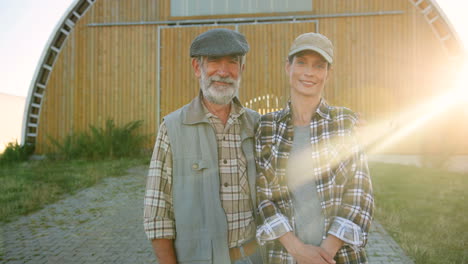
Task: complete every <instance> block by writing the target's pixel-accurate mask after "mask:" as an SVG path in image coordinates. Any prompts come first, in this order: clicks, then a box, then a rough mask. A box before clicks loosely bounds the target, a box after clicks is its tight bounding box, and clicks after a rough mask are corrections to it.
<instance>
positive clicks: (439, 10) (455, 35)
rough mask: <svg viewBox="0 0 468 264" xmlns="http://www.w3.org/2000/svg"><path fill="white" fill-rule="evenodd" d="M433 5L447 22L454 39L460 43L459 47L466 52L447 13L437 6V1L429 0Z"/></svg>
mask: <svg viewBox="0 0 468 264" xmlns="http://www.w3.org/2000/svg"><path fill="white" fill-rule="evenodd" d="M429 1H430V2H431V3H432V4H433V5H434V7H435V9H436V11H437V13H439V14H440V16H441V17H442V19H443V20H444V22H445V23H447V26H448V27H449V29H450V32H452V34H453V36H454V37H455V39H456V41H457V42H459V43H461V44H462V45H461V47H462V49H463V52H466V51H465V46H464V45H463V41H462V40H461V38H460V35H459V34H458V32H457V30H456V29H455V27H454V26H453V24H452V22H451V21H450V19H449V18H448V17H447V15H446V14H445V12H444V10H443V9H442V8H441V7H440V6H439V4H438V3H437V0H429Z"/></svg>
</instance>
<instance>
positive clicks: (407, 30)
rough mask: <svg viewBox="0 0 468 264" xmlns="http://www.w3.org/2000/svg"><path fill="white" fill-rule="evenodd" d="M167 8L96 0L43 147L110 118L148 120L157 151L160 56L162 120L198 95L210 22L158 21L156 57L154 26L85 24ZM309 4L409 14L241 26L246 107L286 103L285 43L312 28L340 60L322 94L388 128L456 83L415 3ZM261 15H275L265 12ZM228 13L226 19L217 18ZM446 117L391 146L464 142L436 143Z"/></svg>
mask: <svg viewBox="0 0 468 264" xmlns="http://www.w3.org/2000/svg"><path fill="white" fill-rule="evenodd" d="M169 7H170V6H169V1H168V0H166V1H154V0H133V1H130V0H120V1H113V0H98V1H96V3H95V4H94V5H93V6H92V8H91V10H90V11H88V13H87V14H86V15H85V17H83V18H82V19H81V20H80V21H79V23H78V25H77V26H76V27H75V29H74V31H73V32H72V34H71V36H70V37H69V39H68V40H67V43H66V45H65V47H64V50H63V51H62V52H61V53H60V56H59V58H58V61H57V62H56V64H55V66H54V70H53V72H52V74H51V77H50V78H51V79H50V81H49V83H48V86H47V92H46V96H45V101H44V104H43V107H42V110H41V117H40V118H41V122H40V127H39V135H38V140H37V151H38V152H39V153H43V152H45V151H46V146H47V145H50V144H49V140H48V139H47V137H48V136H51V137H54V138H58V139H60V138H63V137H64V136H65V135H67V134H69V133H71V132H72V131H82V130H85V129H87V127H88V126H89V125H96V126H102V125H104V123H105V120H106V119H108V118H112V119H114V120H115V121H116V122H117V124H125V123H127V122H129V121H134V120H143V121H144V125H143V127H142V128H141V129H140V131H139V132H141V133H144V134H147V135H150V137H149V139H148V142H147V147H148V148H151V145H152V144H153V141H154V135H155V133H156V132H157V124H156V120H157V116H156V109H157V107H158V105H157V103H158V101H159V100H158V98H157V89H156V87H157V83H158V80H157V79H156V76H157V73H156V70H157V63H158V60H160V62H161V72H160V73H161V75H160V76H161V80H160V84H161V100H160V101H161V117H162V116H164V115H165V114H167V113H169V112H171V111H173V110H175V109H177V108H178V107H180V106H182V105H184V104H186V103H188V102H189V101H190V99H191V98H193V97H194V96H195V95H196V94H197V93H198V83H197V80H196V79H195V78H194V77H193V72H192V69H191V66H190V58H189V57H188V47H189V43H190V42H191V40H192V39H193V37H194V36H196V35H197V34H198V33H200V32H202V31H204V30H206V29H207V28H210V26H198V27H167V26H164V25H162V26H163V27H162V28H161V31H160V32H161V39H160V43H161V49H160V51H161V58H157V44H158V39H157V37H158V35H157V33H158V26H157V25H141V26H112V27H109V26H107V27H106V26H98V27H90V26H88V24H90V23H116V22H141V21H143V22H144V21H158V20H169V19H173V18H171V17H170V16H169V10H170V9H169ZM313 9H314V11H313V12H312V13H311V14H338V13H350V14H351V13H362V12H377V11H395V10H400V11H403V12H405V13H404V14H400V15H384V16H358V17H340V18H320V19H316V20H314V21H312V22H303V23H278V24H256V25H248V24H245V25H238V27H237V28H238V30H239V31H240V32H242V33H243V34H245V35H246V37H247V39H248V40H249V43H250V44H251V52H250V53H249V54H248V55H247V64H246V71H245V73H244V74H243V82H242V87H241V91H240V94H239V95H240V98H241V100H242V101H243V102H244V103H245V104H246V105H248V106H249V107H252V108H254V109H257V110H259V111H260V112H263V111H266V110H267V109H270V110H275V109H276V108H278V107H282V106H283V105H284V102H285V101H286V99H287V97H288V88H287V78H286V75H285V73H284V62H285V58H286V53H287V50H288V48H289V44H290V43H291V41H292V40H293V39H294V37H295V36H296V35H298V34H300V33H303V32H307V31H315V28H316V26H317V27H318V31H319V32H320V33H323V34H325V35H327V36H328V37H329V38H330V39H331V40H332V41H333V43H334V44H335V52H336V56H335V62H336V63H335V64H334V66H333V73H332V75H331V80H330V82H329V85H328V87H327V88H326V94H325V97H326V98H327V100H328V101H330V102H331V103H332V104H335V105H344V106H347V107H349V108H351V109H353V110H355V111H358V112H361V113H362V114H363V115H364V117H365V119H366V120H368V121H369V122H370V123H373V122H379V121H382V120H384V121H385V122H384V123H387V124H388V127H389V130H392V129H396V128H399V127H402V126H404V125H407V124H404V123H402V122H401V120H402V119H405V117H406V116H407V115H408V114H407V113H408V111H409V110H410V109H413V108H414V107H416V106H417V105H420V104H421V103H422V102H425V101H427V100H428V99H430V98H431V97H435V96H436V95H438V94H440V93H442V92H444V91H445V90H446V89H447V87H449V86H450V83H449V80H450V79H451V77H452V76H451V71H452V70H453V68H454V67H456V65H455V64H453V63H451V62H450V61H449V60H447V56H446V53H445V51H444V49H443V48H442V46H441V44H440V42H439V40H438V39H436V38H435V35H434V33H433V32H432V30H431V28H430V27H429V26H428V23H427V21H426V20H425V19H424V17H423V16H422V14H421V13H420V12H419V11H418V10H417V9H416V8H415V7H414V6H413V5H411V3H410V2H409V1H407V0H398V1H385V0H380V1H376V0H360V1H358V0H355V1H330V0H314V1H313ZM262 15H269V16H271V14H260V15H259V16H262ZM279 15H281V14H279ZM246 16H249V17H251V16H252V15H246ZM224 17H229V16H221V18H224ZM225 27H230V28H234V27H235V26H234V25H232V26H231V25H230V26H225ZM266 95H271V97H268V98H266V97H265V96H266ZM447 120H448V119H447V118H439V119H436V120H435V121H434V122H430V124H429V125H426V126H423V127H422V128H420V129H417V130H415V131H413V132H412V133H411V134H410V135H409V136H408V137H406V140H401V141H399V143H398V144H396V145H394V146H393V147H391V148H389V149H387V152H395V153H408V154H410V153H418V152H420V151H434V150H437V149H440V148H441V145H444V144H445V145H449V143H447V142H448V141H454V142H456V141H459V142H464V141H462V140H461V135H462V134H460V133H461V132H457V131H454V132H453V137H452V136H451V137H444V138H443V141H442V140H439V141H436V140H434V139H437V138H439V139H440V138H441V137H442V136H441V135H442V134H443V133H444V132H445V133H446V132H447V131H442V129H441V126H440V125H439V124H444V125H445V124H450V122H453V121H447ZM465 126H466V125H465ZM463 129H466V128H463ZM463 129H461V131H464V130H463ZM458 131H460V130H458ZM450 133H452V132H450ZM456 133H458V134H460V135H456ZM441 142H445V143H441ZM450 144H452V143H450ZM465 145H467V144H466V143H462V144H458V146H457V147H458V149H457V152H458V153H465V154H466V149H468V146H465Z"/></svg>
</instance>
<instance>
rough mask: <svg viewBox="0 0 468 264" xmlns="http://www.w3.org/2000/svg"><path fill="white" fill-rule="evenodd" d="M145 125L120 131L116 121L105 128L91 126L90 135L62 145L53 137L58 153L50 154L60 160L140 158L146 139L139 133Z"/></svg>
mask: <svg viewBox="0 0 468 264" xmlns="http://www.w3.org/2000/svg"><path fill="white" fill-rule="evenodd" d="M142 123H143V121H141V120H139V121H132V122H129V123H127V124H126V125H124V126H122V127H117V126H116V125H115V123H114V121H113V120H110V119H109V120H107V121H106V125H105V127H104V128H97V127H95V126H89V129H90V130H89V131H87V132H81V133H76V134H70V135H68V136H67V137H65V138H64V140H63V141H62V142H59V141H57V140H55V139H53V138H51V137H49V139H50V141H51V142H52V144H53V145H54V146H55V147H56V148H57V150H58V152H57V153H53V154H52V155H50V154H49V157H52V156H55V158H59V159H66V160H70V159H76V158H82V159H91V160H97V159H105V158H121V157H131V156H138V155H140V152H141V148H142V145H143V142H144V140H145V139H146V136H144V135H139V134H137V133H136V130H137V129H138V128H139V127H141V125H142Z"/></svg>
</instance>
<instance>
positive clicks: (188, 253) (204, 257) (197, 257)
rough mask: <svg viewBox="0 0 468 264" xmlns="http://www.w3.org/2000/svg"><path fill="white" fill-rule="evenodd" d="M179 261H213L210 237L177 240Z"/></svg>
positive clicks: (176, 246)
mask: <svg viewBox="0 0 468 264" xmlns="http://www.w3.org/2000/svg"><path fill="white" fill-rule="evenodd" d="M174 243H175V248H176V254H177V262H178V263H211V260H212V257H211V256H212V247H211V240H208V239H196V238H194V239H187V240H180V239H176V240H175V242H174Z"/></svg>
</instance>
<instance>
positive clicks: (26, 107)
mask: <svg viewBox="0 0 468 264" xmlns="http://www.w3.org/2000/svg"><path fill="white" fill-rule="evenodd" d="M95 1H96V0H75V1H74V2H73V3H71V4H70V6H69V7H68V9H67V11H65V13H64V14H63V15H62V17H61V18H60V20H59V22H58V23H57V24H56V25H55V28H54V30H53V31H52V34H51V35H50V36H49V39H48V40H47V42H46V45H45V47H44V49H43V50H42V54H41V57H40V59H39V63H38V64H37V66H36V70H35V71H34V75H33V78H32V79H31V84H30V86H29V91H28V96H27V98H26V103H25V105H24V113H23V125H22V129H21V134H22V137H21V145H24V144H25V142H26V140H27V137H28V124H29V117H30V114H31V113H30V112H31V106H32V103H33V101H32V100H33V99H34V93H35V90H36V87H37V85H38V82H39V77H40V76H39V73H40V72H41V70H42V69H43V68H44V65H46V56H47V55H49V54H50V53H49V52H50V50H51V49H52V48H53V42H54V40H56V39H57V37H58V36H59V34H60V32H61V30H62V29H63V28H64V26H65V25H67V24H66V22H67V19H69V18H70V16H71V15H73V12H74V11H75V10H77V9H78V8H79V6H80V4H81V3H83V2H87V3H89V6H88V7H87V8H86V10H85V11H84V12H83V13H82V14H81V15H80V17H78V20H79V19H80V18H81V17H82V16H83V15H84V14H85V13H86V11H88V10H89V7H91V6H92V5H93V4H94V3H95ZM75 25H76V23H75ZM67 26H68V27H70V26H69V25H67ZM73 27H74V25H73ZM73 27H72V28H71V29H70V32H71V31H72V30H73ZM67 39H68V36H67V38H66V39H65V40H64V43H65V42H66V40H67ZM59 51H61V48H60V50H59ZM59 54H60V52H57V54H56V57H55V58H54V63H53V65H54V64H55V61H56V60H57V57H58V55H59ZM53 65H51V66H52V68H53ZM50 72H52V70H50ZM49 76H50V73H49ZM48 79H49V77H47V82H48ZM47 82H46V85H47ZM44 93H45V89H44ZM41 104H42V99H41ZM40 110H41V108H39V113H38V118H37V119H38V120H37V124H36V125H37V127H38V125H39V118H40ZM37 127H36V137H37Z"/></svg>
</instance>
